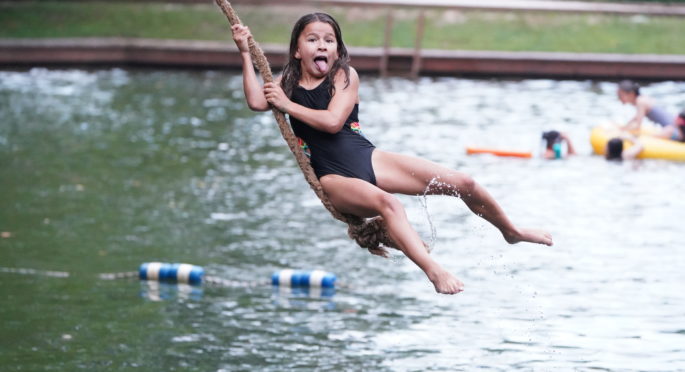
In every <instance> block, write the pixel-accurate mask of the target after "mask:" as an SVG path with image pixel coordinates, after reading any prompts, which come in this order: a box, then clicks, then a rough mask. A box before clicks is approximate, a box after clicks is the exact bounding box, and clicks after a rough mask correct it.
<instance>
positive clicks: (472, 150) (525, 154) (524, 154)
mask: <svg viewBox="0 0 685 372" xmlns="http://www.w3.org/2000/svg"><path fill="white" fill-rule="evenodd" d="M466 153H467V154H469V155H473V154H492V155H497V156H513V157H517V158H532V157H533V153H532V152H530V151H511V150H502V149H493V148H485V147H467V148H466Z"/></svg>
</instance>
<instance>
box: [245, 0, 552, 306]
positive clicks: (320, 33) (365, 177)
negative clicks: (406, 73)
mask: <svg viewBox="0 0 685 372" xmlns="http://www.w3.org/2000/svg"><path fill="white" fill-rule="evenodd" d="M232 32H233V40H234V41H235V42H236V44H237V46H238V49H239V50H240V52H241V56H242V62H243V89H244V92H245V98H246V101H247V104H248V106H249V107H250V109H252V110H254V111H266V110H268V109H270V106H269V105H273V106H274V107H275V108H277V109H278V110H280V111H282V112H284V113H286V114H287V115H288V116H289V118H290V124H291V126H292V129H293V131H294V133H295V134H296V135H297V136H298V137H299V138H300V139H302V140H303V141H304V142H305V143H306V145H307V146H308V148H309V151H310V162H311V165H312V168H313V169H314V172H315V173H316V176H317V177H318V178H319V181H320V183H321V186H322V187H323V190H324V192H325V193H326V195H327V196H328V198H329V199H330V201H331V202H332V203H333V205H334V207H335V208H336V209H337V210H338V211H340V212H342V213H348V214H352V215H356V216H359V217H373V216H378V215H380V216H382V217H383V218H384V220H385V223H386V226H387V229H388V233H389V234H390V237H391V238H392V239H393V240H394V241H395V242H396V243H397V245H398V248H399V249H400V250H401V251H402V252H403V253H404V254H405V255H406V256H407V257H409V258H410V259H411V260H412V261H413V262H414V263H415V264H416V265H417V266H419V267H420V268H421V269H422V270H423V271H424V273H425V274H426V275H427V276H428V279H429V280H430V281H431V282H432V283H433V285H434V286H435V290H436V291H437V292H439V293H446V294H455V293H459V292H461V291H462V290H463V286H464V285H463V283H462V282H461V281H459V280H458V279H457V278H456V277H454V276H453V275H452V274H451V273H449V272H448V271H447V270H445V269H443V268H442V267H441V266H440V265H439V264H438V263H437V262H435V261H434V260H433V259H432V258H431V257H430V255H429V254H428V252H427V251H426V248H425V247H424V245H423V242H422V240H421V238H420V237H419V235H418V234H417V233H416V231H415V230H414V229H413V228H412V227H411V225H410V224H409V221H408V219H407V215H406V213H405V210H404V207H403V206H402V205H401V204H400V202H399V201H398V199H397V198H396V197H395V196H394V195H392V194H393V193H400V194H407V195H418V194H422V193H423V192H424V191H425V190H426V189H428V190H426V191H427V193H428V194H434V195H435V194H439V195H452V196H459V197H461V199H462V200H463V201H464V202H465V203H466V205H467V206H468V207H469V208H470V209H471V211H473V212H474V213H476V214H478V215H479V216H482V217H483V218H484V219H486V220H487V221H489V222H490V223H492V224H493V225H494V226H495V227H497V228H498V229H499V230H500V232H501V233H502V235H503V236H504V239H505V240H506V241H507V242H509V243H511V244H513V243H518V242H532V243H540V244H546V245H552V237H551V235H550V234H549V233H547V232H545V231H541V230H535V229H522V228H519V227H517V226H515V225H514V224H513V223H512V222H511V221H510V220H509V218H508V217H507V216H506V215H505V213H504V211H503V210H502V208H501V207H500V206H499V205H498V204H497V202H495V200H494V199H493V198H492V197H491V196H490V195H489V194H488V192H487V191H486V190H485V189H484V188H483V187H482V186H480V185H479V184H477V183H476V182H475V181H474V180H473V179H472V178H471V177H470V176H468V175H466V174H463V173H460V172H456V171H454V170H451V169H448V168H445V167H443V166H440V165H438V164H435V163H432V162H430V161H427V160H423V159H420V158H415V157H411V156H405V155H400V154H394V153H390V152H386V151H381V150H378V149H376V148H375V147H374V145H373V144H372V143H371V142H369V141H368V140H367V139H366V138H365V137H364V136H363V135H361V133H360V130H359V124H358V120H357V113H358V105H359V92H358V90H359V76H358V75H357V72H356V71H355V70H354V69H353V68H352V67H350V65H349V56H348V53H347V48H346V47H345V44H344V43H343V39H342V35H341V31H340V27H339V26H338V23H337V22H336V21H335V20H334V19H333V18H332V17H331V16H329V15H327V14H324V13H313V14H308V15H305V16H303V17H302V18H300V19H299V20H298V21H297V23H295V25H294V27H293V31H292V35H291V39H290V52H289V60H288V62H287V64H286V66H285V67H284V69H283V73H282V75H281V76H279V77H277V78H276V81H275V82H273V83H266V84H264V86H263V87H262V86H261V84H260V82H259V81H258V80H257V76H256V74H255V71H254V68H253V66H252V59H251V57H250V54H249V52H248V38H250V37H251V34H250V31H249V29H248V28H247V27H245V26H242V25H235V26H233V27H232ZM434 179H437V180H439V185H440V186H437V185H435V184H434V183H433V180H434ZM429 186H431V187H429Z"/></svg>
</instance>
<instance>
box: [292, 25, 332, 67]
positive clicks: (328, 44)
mask: <svg viewBox="0 0 685 372" xmlns="http://www.w3.org/2000/svg"><path fill="white" fill-rule="evenodd" d="M295 58H297V59H299V60H300V68H301V69H302V75H303V76H304V75H309V76H313V77H316V78H321V77H324V76H326V74H327V73H328V71H330V69H331V66H333V63H334V62H335V61H336V60H337V59H338V40H337V39H336V38H335V32H334V31H333V27H332V26H331V25H329V24H328V23H325V22H312V23H310V24H308V25H307V26H305V28H304V29H303V30H302V32H301V33H300V36H299V37H298V39H297V51H296V52H295Z"/></svg>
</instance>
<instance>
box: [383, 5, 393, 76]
mask: <svg viewBox="0 0 685 372" xmlns="http://www.w3.org/2000/svg"><path fill="white" fill-rule="evenodd" d="M392 22H393V12H392V9H391V8H388V14H387V15H386V16H385V35H384V39H383V54H382V55H381V63H380V73H381V76H382V77H386V76H388V59H389V58H390V57H389V55H390V44H391V43H392Z"/></svg>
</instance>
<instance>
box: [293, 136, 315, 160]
mask: <svg viewBox="0 0 685 372" xmlns="http://www.w3.org/2000/svg"><path fill="white" fill-rule="evenodd" d="M297 145H298V146H300V149H302V152H303V153H304V154H305V155H307V157H308V158H311V157H312V152H311V151H310V150H309V146H307V142H305V141H303V140H302V138H300V137H297Z"/></svg>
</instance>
